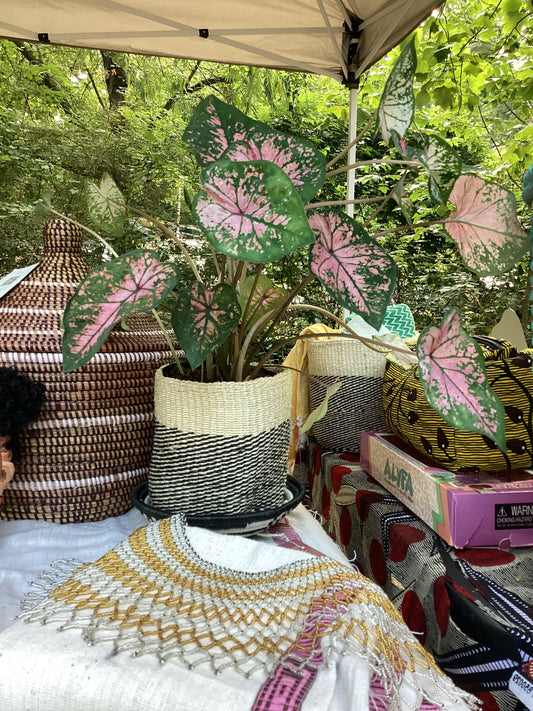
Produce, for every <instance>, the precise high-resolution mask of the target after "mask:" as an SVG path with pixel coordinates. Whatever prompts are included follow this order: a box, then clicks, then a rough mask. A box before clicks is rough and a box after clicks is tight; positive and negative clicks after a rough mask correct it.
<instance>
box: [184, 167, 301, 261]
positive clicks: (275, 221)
mask: <svg viewBox="0 0 533 711" xmlns="http://www.w3.org/2000/svg"><path fill="white" fill-rule="evenodd" d="M200 181H201V184H202V186H203V188H204V190H203V191H201V192H200V193H198V195H197V196H196V198H195V200H194V203H193V212H194V216H195V218H196V221H197V223H198V225H199V226H200V227H201V228H202V230H203V232H204V233H205V235H206V236H207V239H208V240H209V241H210V242H211V244H212V245H213V247H214V248H215V249H216V250H217V251H218V252H221V253H222V254H225V255H227V256H228V257H235V258H237V259H242V260H244V261H247V262H253V263H256V264H257V263H264V262H274V261H276V260H277V259H280V258H281V257H284V256H285V255H287V254H290V253H291V252H294V251H295V250H296V249H298V248H299V247H303V246H305V245H307V244H310V243H311V242H313V241H314V235H313V231H312V229H311V228H310V227H309V223H308V221H307V215H306V212H305V209H304V206H303V203H302V201H301V200H300V198H299V197H298V195H297V193H296V192H295V190H294V187H293V184H292V182H291V181H290V179H289V178H288V177H287V176H286V175H285V173H284V172H283V171H282V170H281V169H280V168H278V167H277V166H276V165H274V164H273V163H269V162H268V161H251V162H249V163H233V162H232V161H227V160H222V161H217V162H216V163H211V164H210V165H209V166H207V167H206V168H204V169H203V171H202V175H201V177H200Z"/></svg>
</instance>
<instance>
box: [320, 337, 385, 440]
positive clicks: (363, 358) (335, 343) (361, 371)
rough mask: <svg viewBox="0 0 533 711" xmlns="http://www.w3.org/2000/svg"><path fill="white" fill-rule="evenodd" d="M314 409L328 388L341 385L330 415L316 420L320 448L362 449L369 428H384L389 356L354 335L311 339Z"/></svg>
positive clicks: (332, 403)
mask: <svg viewBox="0 0 533 711" xmlns="http://www.w3.org/2000/svg"><path fill="white" fill-rule="evenodd" d="M308 359H309V399H310V403H311V409H314V408H315V407H318V405H319V404H320V403H321V402H322V401H323V399H324V396H325V393H326V387H327V386H328V385H331V384H332V383H334V382H335V381H336V380H340V381H341V383H342V384H341V387H340V388H339V390H338V391H337V393H335V395H333V396H332V398H331V399H330V400H329V403H328V410H327V414H326V416H325V417H323V418H322V419H321V420H319V421H318V422H317V423H316V424H315V425H313V435H314V437H315V438H316V440H317V442H318V444H319V446H320V447H322V448H324V449H329V450H333V451H337V452H354V453H358V452H359V449H360V446H361V432H362V431H363V430H384V429H386V427H385V415H384V411H383V397H382V389H383V375H384V373H385V362H386V361H385V357H384V356H382V355H381V354H380V353H376V351H373V350H370V349H369V348H367V347H366V346H364V345H363V344H362V343H360V342H359V341H356V340H355V339H351V338H341V337H335V338H331V339H328V340H325V339H321V340H312V339H310V340H309V343H308Z"/></svg>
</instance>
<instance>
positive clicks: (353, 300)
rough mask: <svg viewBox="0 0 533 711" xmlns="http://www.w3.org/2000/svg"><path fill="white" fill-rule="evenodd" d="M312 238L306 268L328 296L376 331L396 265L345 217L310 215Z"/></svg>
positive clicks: (338, 214)
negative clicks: (317, 279) (316, 278)
mask: <svg viewBox="0 0 533 711" xmlns="http://www.w3.org/2000/svg"><path fill="white" fill-rule="evenodd" d="M309 224H310V225H311V227H312V228H313V230H314V231H315V234H316V242H315V244H314V246H313V247H312V248H311V256H310V268H311V271H312V273H313V274H315V276H317V277H318V278H319V279H320V281H321V282H322V283H323V284H324V286H325V288H326V289H327V290H328V291H329V293H330V294H331V295H332V296H333V297H334V298H335V299H336V300H337V301H338V303H339V304H340V305H341V306H344V307H345V308H346V309H349V310H350V311H354V312H355V313H357V314H359V315H360V316H361V317H362V318H363V319H364V320H365V321H366V322H367V323H369V324H370V325H371V326H374V328H376V329H379V327H380V326H381V323H382V321H383V317H384V316H385V311H386V309H387V306H388V304H389V302H390V299H391V296H392V292H393V290H394V284H395V281H396V265H395V263H394V261H393V260H392V259H391V258H390V257H389V255H388V254H386V252H384V251H383V249H382V248H381V247H380V245H379V244H378V243H377V242H376V241H375V240H373V239H372V238H371V237H370V236H369V235H368V233H367V232H366V231H365V230H364V229H363V227H361V226H360V225H359V224H357V222H355V220H353V219H352V218H351V217H348V215H346V214H344V213H341V212H337V211H334V210H330V211H329V212H328V213H327V214H326V215H319V214H314V215H312V216H311V217H310V218H309Z"/></svg>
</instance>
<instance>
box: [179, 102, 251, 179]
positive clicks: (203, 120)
mask: <svg viewBox="0 0 533 711" xmlns="http://www.w3.org/2000/svg"><path fill="white" fill-rule="evenodd" d="M252 125H253V121H252V119H250V118H248V116H246V115H245V114H243V113H242V112H241V111H239V109H236V108H235V107H233V106H229V105H228V104H225V103H224V102H223V101H220V99H217V98H216V96H208V97H207V98H205V99H203V100H202V101H200V103H199V104H197V106H196V108H195V109H194V111H193V114H192V116H191V120H190V121H189V123H188V124H187V126H186V128H185V131H184V132H183V140H184V141H185V142H186V143H188V144H189V145H190V146H191V149H192V151H193V153H194V157H195V158H196V161H197V163H198V165H201V166H204V165H207V164H208V163H212V162H214V161H216V160H219V159H220V158H225V157H226V153H227V151H228V148H229V147H230V145H232V144H233V143H234V142H235V141H241V140H243V139H244V138H245V136H246V135H247V134H248V132H249V131H250V129H251V127H252ZM248 160H249V159H248Z"/></svg>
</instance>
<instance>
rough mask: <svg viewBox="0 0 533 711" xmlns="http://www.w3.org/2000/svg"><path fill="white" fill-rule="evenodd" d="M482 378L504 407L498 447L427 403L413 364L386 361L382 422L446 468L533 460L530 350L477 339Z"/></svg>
mask: <svg viewBox="0 0 533 711" xmlns="http://www.w3.org/2000/svg"><path fill="white" fill-rule="evenodd" d="M476 340H477V341H478V343H479V344H480V346H481V348H482V351H483V354H484V357H485V368H486V371H487V379H488V382H489V383H490V385H491V387H492V389H493V390H494V392H495V393H496V395H497V396H498V397H499V398H500V400H501V401H502V403H503V406H504V410H505V441H506V446H507V449H506V451H505V452H502V451H500V449H498V447H496V445H495V444H494V442H492V440H490V439H489V438H488V437H486V436H484V435H482V434H479V433H475V432H467V431H465V430H458V429H456V428H454V427H452V426H451V425H449V424H448V423H447V422H445V421H444V420H443V419H442V417H441V416H440V415H439V414H438V413H437V412H436V411H435V410H434V409H433V408H432V407H431V406H430V405H429V404H428V402H427V400H426V397H425V394H424V390H423V387H422V383H421V382H420V379H419V377H418V367H417V366H414V367H412V368H411V369H409V370H405V369H404V368H402V367H401V366H398V365H396V364H394V363H387V368H386V370H385V377H384V381H383V406H384V410H385V423H386V426H387V428H388V429H389V430H391V431H392V432H395V433H396V434H398V435H400V437H401V438H402V439H403V440H404V441H405V442H407V443H408V444H410V445H411V446H412V447H414V448H415V449H416V450H418V451H419V452H422V453H424V454H426V455H429V456H430V457H431V458H432V459H433V460H435V461H436V462H438V463H439V464H440V465H441V466H442V467H444V468H445V469H449V470H450V471H459V470H461V471H472V472H474V471H481V470H483V471H499V470H505V469H520V468H528V467H531V466H532V464H533V372H532V369H531V366H532V364H533V349H526V350H517V349H516V348H515V347H514V346H513V345H511V344H510V343H507V342H505V341H498V340H496V339H491V338H483V337H481V338H477V339H476Z"/></svg>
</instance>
